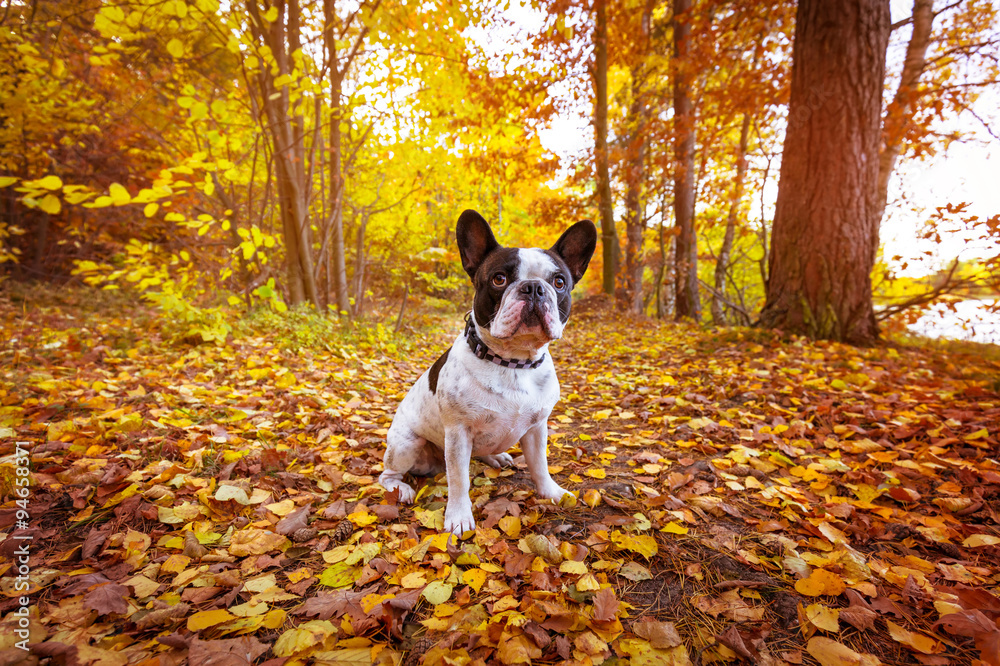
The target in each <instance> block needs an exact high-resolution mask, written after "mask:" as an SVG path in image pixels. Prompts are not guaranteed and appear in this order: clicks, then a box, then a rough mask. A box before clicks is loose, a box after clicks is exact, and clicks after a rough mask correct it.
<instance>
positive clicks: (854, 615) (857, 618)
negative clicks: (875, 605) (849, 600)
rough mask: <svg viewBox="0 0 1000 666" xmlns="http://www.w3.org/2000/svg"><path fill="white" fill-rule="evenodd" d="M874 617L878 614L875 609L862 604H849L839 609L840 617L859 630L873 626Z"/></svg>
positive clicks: (865, 629)
mask: <svg viewBox="0 0 1000 666" xmlns="http://www.w3.org/2000/svg"><path fill="white" fill-rule="evenodd" d="M876 617H878V614H877V613H876V612H875V611H873V610H869V609H867V608H864V607H863V606H850V607H848V608H841V609H840V619H841V620H843V621H844V622H846V623H848V624H850V625H851V626H853V627H854V628H855V629H859V630H861V631H867V630H869V629H872V628H874V626H875V618H876Z"/></svg>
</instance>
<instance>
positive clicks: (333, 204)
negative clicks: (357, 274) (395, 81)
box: [323, 0, 351, 313]
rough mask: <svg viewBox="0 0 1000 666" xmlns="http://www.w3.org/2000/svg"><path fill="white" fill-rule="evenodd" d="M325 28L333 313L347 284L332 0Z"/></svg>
mask: <svg viewBox="0 0 1000 666" xmlns="http://www.w3.org/2000/svg"><path fill="white" fill-rule="evenodd" d="M323 16H324V22H325V29H324V31H323V41H324V42H325V43H326V50H327V58H328V59H329V60H328V62H329V64H330V210H331V222H330V224H331V232H332V233H331V242H330V253H331V264H332V266H331V269H332V271H333V275H332V278H333V291H334V294H335V295H336V302H337V312H339V313H345V312H347V313H349V312H350V311H351V303H350V298H349V296H348V287H347V257H346V252H345V249H344V178H343V175H342V174H341V166H340V165H341V158H342V147H341V143H342V142H341V139H342V137H341V131H340V123H341V121H342V115H341V114H342V108H343V107H342V103H341V101H342V94H343V83H344V74H345V73H346V69H347V66H348V65H349V64H350V63H349V62H348V63H345V65H344V67H343V68H341V67H340V66H339V64H338V62H337V35H336V30H335V29H334V28H335V26H336V25H337V21H336V0H323Z"/></svg>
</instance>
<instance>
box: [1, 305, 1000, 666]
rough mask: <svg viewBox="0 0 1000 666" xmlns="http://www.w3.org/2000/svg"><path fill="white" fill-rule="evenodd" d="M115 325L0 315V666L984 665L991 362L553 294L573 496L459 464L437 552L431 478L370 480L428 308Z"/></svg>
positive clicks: (559, 427)
mask: <svg viewBox="0 0 1000 666" xmlns="http://www.w3.org/2000/svg"><path fill="white" fill-rule="evenodd" d="M95 303H97V305H95ZM122 303H124V302H119V305H118V306H117V307H107V306H101V305H99V300H97V299H93V300H92V299H90V298H89V297H88V295H87V294H86V293H85V292H83V293H75V292H74V293H70V294H68V295H67V294H63V295H62V297H61V298H56V299H52V298H50V299H48V300H45V301H44V302H43V303H21V302H16V303H15V302H13V301H12V300H11V299H9V298H6V297H2V296H0V321H2V322H3V324H2V326H3V330H2V338H3V347H2V349H0V354H2V356H0V368H2V369H0V373H2V374H0V442H2V443H0V456H2V457H0V496H2V498H3V502H4V503H3V504H2V507H0V531H2V532H0V574H2V578H0V586H2V587H0V589H2V592H3V593H4V596H3V597H2V600H0V614H2V616H3V620H2V623H0V664H20V663H26V664H31V663H36V661H37V662H39V663H56V664H100V665H102V666H112V665H122V664H164V665H166V664H183V663H189V664H192V665H193V666H199V665H202V664H226V665H228V664H248V663H254V664H259V663H270V664H282V663H284V664H306V663H316V664H362V663H364V664H367V663H382V664H390V663H404V664H408V665H412V664H416V663H419V661H420V660H421V659H422V660H423V663H425V664H431V663H434V664H439V663H444V664H520V663H525V664H526V663H546V664H554V663H566V664H598V663H606V664H612V663H616V664H628V663H631V664H687V663H693V664H708V663H725V662H728V663H739V662H740V661H741V660H742V661H743V662H744V663H759V664H781V663H788V664H800V663H801V664H815V663H819V664H824V665H827V664H831V665H833V664H877V663H880V662H881V663H885V664H910V663H923V664H949V663H950V664H969V663H975V660H977V659H978V660H982V662H983V663H986V664H990V665H992V666H1000V630H998V629H997V625H996V621H997V619H998V618H1000V558H998V548H1000V546H998V544H1000V527H998V521H1000V518H998V515H997V511H998V501H997V500H998V494H1000V465H998V462H997V459H998V454H997V449H998V437H1000V418H998V416H1000V395H998V393H997V389H998V376H1000V372H998V371H1000V364H998V363H997V362H996V361H989V360H984V359H983V358H982V357H980V358H977V357H976V356H973V355H960V354H950V355H949V354H946V353H944V352H931V351H921V350H912V349H903V348H893V347H879V348H873V349H860V350H859V349H854V348H850V347H844V346H840V345H836V344H828V343H810V342H807V341H803V340H798V339H789V338H781V337H780V336H777V335H774V334H771V333H769V332H762V331H756V330H748V329H736V330H721V331H715V332H700V331H698V330H696V329H693V328H690V327H683V326H676V325H668V324H658V323H654V322H636V321H629V320H624V319H622V318H620V317H619V316H617V315H615V314H613V313H611V312H609V311H607V310H606V309H604V308H603V307H602V306H601V305H600V304H599V303H597V302H593V301H591V302H584V303H582V304H581V306H579V307H578V308H577V314H576V315H575V317H574V319H573V320H572V321H571V324H570V326H569V332H568V335H567V337H566V338H565V339H564V340H562V341H559V342H558V343H556V344H554V345H553V347H552V351H553V356H554V358H555V360H556V367H557V370H558V372H559V374H560V381H561V383H562V386H563V398H562V401H561V402H560V403H559V405H558V406H557V407H556V411H555V412H554V413H553V415H552V418H551V420H550V464H551V465H552V472H553V474H554V475H555V478H556V480H557V481H558V482H559V483H560V484H561V485H563V486H564V487H566V488H569V489H572V490H575V491H578V501H577V502H576V504H575V506H569V505H566V504H564V505H563V506H555V505H553V504H551V503H549V502H545V501H536V499H535V498H534V494H533V489H532V486H531V484H530V482H529V481H528V477H527V474H526V471H525V466H524V463H523V461H522V460H517V464H516V466H515V467H514V468H511V469H507V470H503V471H499V472H498V471H497V470H493V469H490V468H484V466H483V465H481V464H478V463H474V468H473V475H474V478H473V485H472V488H473V490H472V495H473V501H474V505H475V507H476V519H477V522H478V529H477V531H476V533H475V535H474V536H472V537H470V538H467V539H466V540H464V541H461V542H459V543H458V544H457V545H456V544H454V543H449V542H448V539H447V537H446V536H445V535H442V534H440V533H439V531H438V529H439V528H440V527H441V524H442V518H443V509H444V501H445V497H446V491H445V487H444V485H443V483H444V482H443V477H441V478H438V479H426V480H419V485H420V488H421V491H420V494H419V497H418V500H417V503H416V504H415V505H414V506H396V505H394V504H393V503H392V498H387V497H386V495H385V493H384V492H383V491H382V490H381V489H380V488H379V487H378V486H377V485H376V484H375V479H376V477H377V473H378V471H379V469H380V463H381V457H382V452H383V450H384V435H385V432H386V429H387V428H388V425H389V423H390V421H391V418H392V414H393V410H394V408H395V406H396V404H397V402H398V401H399V400H400V399H401V398H402V396H403V395H404V393H405V391H406V390H407V388H408V387H409V385H410V383H411V382H412V381H413V380H414V379H415V378H416V377H417V376H418V375H419V374H420V373H421V372H422V371H423V370H424V369H425V368H426V366H427V365H429V363H430V362H432V361H433V359H434V358H435V357H436V356H437V354H439V353H440V351H441V350H442V349H443V348H444V347H445V346H446V345H447V344H448V342H449V340H450V339H451V338H452V337H453V336H454V335H455V334H456V333H457V332H458V331H459V329H460V324H461V317H460V316H455V317H453V318H451V319H447V320H442V321H443V323H442V325H441V326H439V327H438V328H437V329H436V330H435V331H434V332H433V333H431V334H429V335H420V336H416V337H410V338H402V339H393V338H392V336H390V335H388V334H386V333H385V332H384V331H383V332H379V331H377V330H375V331H374V332H372V333H370V334H368V335H367V337H366V336H365V335H354V336H353V337H351V340H352V342H351V343H350V344H347V343H346V342H344V340H346V338H344V339H340V338H337V339H327V340H326V341H325V342H326V345H325V346H326V347H329V349H325V348H324V344H323V340H321V339H320V340H318V341H317V340H316V339H315V338H316V336H315V335H313V336H312V337H313V338H314V339H313V343H312V344H311V345H309V346H307V347H299V348H295V347H293V346H290V345H289V336H288V335H286V334H279V333H276V332H272V331H269V330H267V329H266V328H265V327H258V330H257V331H256V333H255V334H248V333H247V332H246V331H244V332H243V333H242V334H240V335H238V336H236V337H235V338H233V339H230V341H229V342H228V343H227V344H225V345H222V346H215V345H204V344H202V345H192V344H190V342H184V341H183V339H180V340H178V338H177V336H174V335H167V334H166V332H165V331H166V329H164V328H163V327H162V326H161V325H160V323H159V322H157V320H156V319H155V318H153V317H152V316H151V315H150V314H149V313H147V312H145V311H144V310H143V309H142V308H139V307H128V306H127V305H126V306H125V307H122ZM181 338H183V336H181ZM15 441H23V442H27V444H26V445H22V448H24V449H26V450H27V451H28V452H29V454H30V459H31V469H32V478H33V482H34V485H33V486H32V487H31V495H30V501H29V503H28V509H29V514H30V518H29V519H28V520H27V521H26V523H27V525H24V524H23V523H19V522H18V521H19V518H18V513H17V512H18V509H19V507H18V505H17V504H16V501H15V500H16V497H15V495H14V492H13V489H14V487H15V484H16V478H17V475H16V465H17V459H16V456H15V453H16V451H15V444H14V442H15ZM570 504H571V503H570ZM22 515H23V514H22ZM27 536H30V537H31V539H30V540H28V541H30V543H31V544H32V549H33V550H32V554H31V561H30V574H29V580H30V586H31V587H30V590H29V591H28V592H27V594H28V595H29V596H30V601H31V607H30V623H29V624H30V640H29V641H28V643H29V644H30V648H31V652H30V654H28V655H26V653H25V652H24V651H22V650H21V649H20V648H18V647H17V646H15V643H16V642H17V641H18V640H21V639H19V638H18V637H17V635H16V634H15V632H14V629H15V628H17V623H18V621H19V619H20V618H19V617H18V616H17V615H16V613H15V611H16V610H17V609H18V608H19V601H20V596H22V595H24V594H25V592H21V591H17V588H16V587H15V585H16V582H17V580H18V579H17V577H16V576H17V563H16V561H15V560H16V555H15V549H16V548H18V547H19V544H21V543H24V542H25V541H26V540H27V539H25V538H23V537H27ZM17 537H22V538H21V539H18V538H17Z"/></svg>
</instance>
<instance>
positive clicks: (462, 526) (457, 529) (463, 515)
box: [444, 504, 476, 536]
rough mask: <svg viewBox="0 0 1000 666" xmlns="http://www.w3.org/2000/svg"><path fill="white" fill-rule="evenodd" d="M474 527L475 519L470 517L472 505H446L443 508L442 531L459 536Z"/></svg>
mask: <svg viewBox="0 0 1000 666" xmlns="http://www.w3.org/2000/svg"><path fill="white" fill-rule="evenodd" d="M474 529H476V519H475V518H473V517H472V506H471V505H466V506H462V507H452V505H450V504H449V505H448V507H447V508H446V509H445V510H444V531H445V532H451V533H452V534H456V535H458V536H461V535H463V534H465V533H466V532H468V531H470V530H474Z"/></svg>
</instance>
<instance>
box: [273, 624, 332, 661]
mask: <svg viewBox="0 0 1000 666" xmlns="http://www.w3.org/2000/svg"><path fill="white" fill-rule="evenodd" d="M324 638H325V636H323V635H322V634H318V633H315V632H312V631H310V630H309V629H304V628H302V627H296V628H294V629H289V630H288V631H286V632H285V633H283V634H281V636H279V637H278V640H277V641H276V642H275V643H274V648H272V649H273V651H274V654H276V655H277V656H279V657H291V656H292V655H294V654H297V653H299V652H303V651H304V650H308V649H309V648H311V647H312V646H314V645H316V644H317V643H319V642H320V641H322V640H323V639H324Z"/></svg>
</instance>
